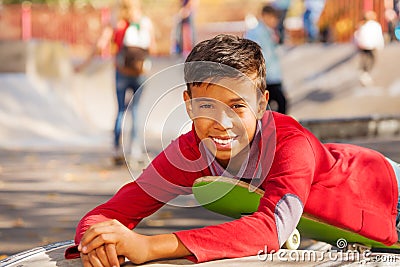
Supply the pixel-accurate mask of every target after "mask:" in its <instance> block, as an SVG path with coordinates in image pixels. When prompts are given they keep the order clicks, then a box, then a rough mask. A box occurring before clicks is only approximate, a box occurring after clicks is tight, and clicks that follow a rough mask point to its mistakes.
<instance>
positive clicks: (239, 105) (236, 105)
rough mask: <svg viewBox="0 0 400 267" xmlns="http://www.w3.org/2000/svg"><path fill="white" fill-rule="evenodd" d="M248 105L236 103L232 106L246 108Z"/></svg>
mask: <svg viewBox="0 0 400 267" xmlns="http://www.w3.org/2000/svg"><path fill="white" fill-rule="evenodd" d="M245 107H246V106H245V105H243V104H234V105H232V108H233V109H239V108H245Z"/></svg>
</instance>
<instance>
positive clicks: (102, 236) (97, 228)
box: [78, 220, 122, 253]
mask: <svg viewBox="0 0 400 267" xmlns="http://www.w3.org/2000/svg"><path fill="white" fill-rule="evenodd" d="M120 226H122V224H121V223H119V222H118V221H116V220H111V221H105V222H101V223H98V224H95V225H92V226H91V227H90V228H89V229H88V230H87V231H86V233H85V234H84V235H83V237H82V239H81V242H80V244H79V246H78V250H79V251H81V252H83V253H88V252H90V251H91V250H92V249H95V248H97V247H99V246H101V245H103V244H105V243H106V241H107V239H106V238H109V237H112V235H107V234H110V233H114V232H115V231H116V228H118V227H120ZM96 238H97V243H96V244H92V243H93V240H94V239H96ZM108 241H109V243H111V242H112V240H108ZM101 242H103V243H101ZM100 243H101V244H100ZM88 244H91V246H90V249H88V247H87V246H88Z"/></svg>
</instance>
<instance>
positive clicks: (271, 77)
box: [245, 4, 287, 114]
mask: <svg viewBox="0 0 400 267" xmlns="http://www.w3.org/2000/svg"><path fill="white" fill-rule="evenodd" d="M278 22H279V18H278V11H277V10H276V9H275V8H274V7H273V6H272V5H270V4H266V5H264V6H263V8H262V10H261V17H260V19H259V22H258V24H257V26H255V27H254V28H252V29H249V30H247V31H246V33H245V38H247V39H250V40H252V41H254V42H256V43H257V44H258V45H259V46H260V47H261V49H262V53H263V56H264V58H265V64H266V66H267V77H266V81H267V90H268V91H269V99H270V102H269V103H270V106H271V109H272V110H274V111H278V112H280V113H282V114H286V112H287V101H286V97H285V94H284V91H283V86H282V69H281V64H280V60H279V56H278V53H277V50H276V48H277V45H278V42H279V37H278V35H277V34H276V32H275V29H276V26H277V25H278Z"/></svg>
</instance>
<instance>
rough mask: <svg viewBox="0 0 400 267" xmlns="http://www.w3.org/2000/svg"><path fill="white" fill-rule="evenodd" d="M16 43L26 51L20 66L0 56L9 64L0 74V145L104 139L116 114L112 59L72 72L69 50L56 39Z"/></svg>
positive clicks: (90, 143) (87, 143) (85, 143)
mask: <svg viewBox="0 0 400 267" xmlns="http://www.w3.org/2000/svg"><path fill="white" fill-rule="evenodd" d="M13 44H14V43H10V44H9V45H10V46H13ZM4 46H5V45H4V44H2V47H1V48H2V49H5V48H4ZM18 47H19V49H23V50H24V52H21V53H20V54H21V55H26V57H24V58H25V64H24V65H23V64H21V60H19V61H18V66H16V65H13V61H12V58H10V56H8V58H7V57H6V58H5V59H4V58H3V60H2V62H5V63H7V64H4V65H3V68H2V69H3V73H1V74H0V88H1V90H0V125H1V129H0V147H5V148H18V147H32V148H34V147H43V146H51V147H54V146H71V145H77V146H94V145H96V146H98V145H99V144H101V143H103V142H108V141H107V138H108V131H109V130H110V128H111V127H112V126H111V125H112V123H113V117H114V113H115V104H114V103H115V100H114V92H113V77H112V75H111V74H112V72H111V70H112V64H111V62H102V63H101V64H96V67H95V68H94V67H89V68H88V69H87V70H86V71H85V72H84V73H82V74H74V73H73V71H72V63H71V60H70V57H69V55H68V53H67V50H66V49H65V47H63V46H62V45H60V44H58V43H48V42H34V43H30V44H26V45H25V46H21V45H19V46H18ZM2 51H4V50H2ZM4 66H9V67H10V69H9V70H10V71H9V72H5V71H7V69H4V68H5V67H4ZM21 66H22V67H21ZM21 68H22V69H21ZM16 70H19V71H16Z"/></svg>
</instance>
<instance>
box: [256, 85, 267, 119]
mask: <svg viewBox="0 0 400 267" xmlns="http://www.w3.org/2000/svg"><path fill="white" fill-rule="evenodd" d="M268 100H269V92H268V91H267V90H265V92H264V93H263V94H262V96H261V97H260V98H259V99H258V110H257V114H256V117H257V119H258V120H260V119H261V118H262V117H263V116H264V113H265V111H266V110H267V104H268Z"/></svg>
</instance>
